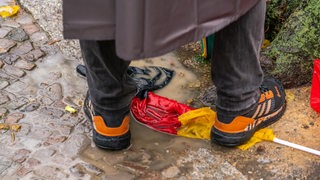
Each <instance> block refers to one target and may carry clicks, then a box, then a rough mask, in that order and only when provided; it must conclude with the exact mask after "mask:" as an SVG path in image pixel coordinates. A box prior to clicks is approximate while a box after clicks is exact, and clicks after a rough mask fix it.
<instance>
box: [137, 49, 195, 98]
mask: <svg viewBox="0 0 320 180" xmlns="http://www.w3.org/2000/svg"><path fill="white" fill-rule="evenodd" d="M131 66H137V67H145V66H160V67H165V68H168V69H171V70H174V72H175V75H174V77H173V79H172V80H171V82H170V83H169V84H168V85H167V86H165V87H164V88H162V89H160V90H157V91H155V93H156V94H158V95H160V96H165V97H167V98H170V99H175V100H177V101H179V102H187V101H188V100H189V99H191V98H193V97H196V95H197V94H196V92H195V91H194V88H193V86H194V85H196V84H198V83H199V80H198V78H197V76H196V75H195V74H194V73H192V72H191V71H190V70H188V69H186V68H185V67H184V66H183V65H182V64H181V63H180V62H179V61H177V57H176V56H175V55H174V54H171V53H170V54H167V55H164V56H161V57H157V58H152V59H147V60H139V61H132V63H131Z"/></svg>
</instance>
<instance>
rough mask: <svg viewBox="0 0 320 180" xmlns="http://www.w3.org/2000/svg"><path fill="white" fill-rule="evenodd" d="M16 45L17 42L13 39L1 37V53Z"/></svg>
mask: <svg viewBox="0 0 320 180" xmlns="http://www.w3.org/2000/svg"><path fill="white" fill-rule="evenodd" d="M15 45H16V42H14V41H12V40H9V39H0V54H2V53H5V52H8V51H9V50H10V49H11V48H12V47H13V46H15Z"/></svg>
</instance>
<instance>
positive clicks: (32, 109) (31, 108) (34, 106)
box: [22, 102, 40, 112]
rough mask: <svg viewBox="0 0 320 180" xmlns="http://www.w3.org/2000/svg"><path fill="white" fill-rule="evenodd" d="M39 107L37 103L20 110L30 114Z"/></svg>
mask: <svg viewBox="0 0 320 180" xmlns="http://www.w3.org/2000/svg"><path fill="white" fill-rule="evenodd" d="M39 107H40V103H38V102H32V103H30V104H28V105H26V107H25V108H24V109H23V110H22V112H32V111H35V110H37V109H38V108H39Z"/></svg>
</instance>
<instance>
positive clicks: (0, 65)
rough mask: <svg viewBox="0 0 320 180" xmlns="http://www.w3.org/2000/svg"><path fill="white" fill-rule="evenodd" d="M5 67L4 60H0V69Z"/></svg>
mask: <svg viewBox="0 0 320 180" xmlns="http://www.w3.org/2000/svg"><path fill="white" fill-rule="evenodd" d="M3 65H4V62H3V61H2V60H0V68H2V67H3Z"/></svg>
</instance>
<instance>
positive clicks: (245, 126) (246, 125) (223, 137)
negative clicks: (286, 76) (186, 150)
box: [211, 77, 286, 146]
mask: <svg viewBox="0 0 320 180" xmlns="http://www.w3.org/2000/svg"><path fill="white" fill-rule="evenodd" d="M260 91H261V95H260V99H259V101H258V102H257V103H256V104H255V105H254V106H253V107H252V108H250V110H249V111H248V112H247V113H245V114H243V115H239V116H233V118H232V119H231V121H230V119H224V118H221V117H224V116H223V115H222V116H221V115H220V116H217V118H216V120H215V122H214V125H213V127H212V129H211V141H212V142H214V143H217V144H220V145H223V146H238V145H241V144H243V143H245V142H246V141H247V140H249V139H250V138H251V137H252V135H253V134H254V132H255V131H257V130H259V129H261V128H264V127H266V126H268V125H270V124H272V123H274V122H276V121H277V120H279V119H280V117H281V116H282V115H283V113H284V111H285V109H286V98H285V96H286V95H285V91H284V88H283V86H282V85H281V83H280V82H278V81H277V80H276V79H274V78H272V77H268V78H265V79H264V81H263V82H262V85H261V87H260ZM227 116H228V115H226V116H225V117H227ZM228 121H229V122H228Z"/></svg>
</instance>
